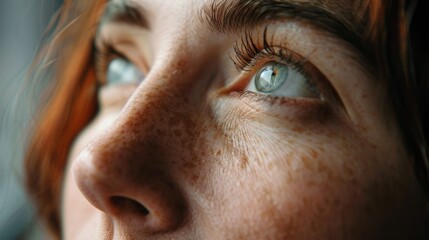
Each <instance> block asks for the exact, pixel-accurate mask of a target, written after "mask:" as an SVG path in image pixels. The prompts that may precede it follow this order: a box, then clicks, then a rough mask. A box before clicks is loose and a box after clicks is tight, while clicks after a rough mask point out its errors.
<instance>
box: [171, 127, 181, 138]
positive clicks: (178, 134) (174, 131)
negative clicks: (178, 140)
mask: <svg viewBox="0 0 429 240" xmlns="http://www.w3.org/2000/svg"><path fill="white" fill-rule="evenodd" d="M173 134H174V135H175V136H176V137H181V136H182V131H180V130H179V129H175V130H173Z"/></svg>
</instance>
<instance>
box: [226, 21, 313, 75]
mask: <svg viewBox="0 0 429 240" xmlns="http://www.w3.org/2000/svg"><path fill="white" fill-rule="evenodd" d="M267 29H268V27H266V28H265V29H264V31H263V33H262V37H261V38H262V42H260V41H257V40H256V41H255V39H254V37H252V34H251V33H250V32H249V31H245V33H244V35H243V36H242V37H241V38H240V40H239V41H238V42H236V43H235V44H234V46H233V50H234V55H231V54H230V58H231V60H232V61H233V63H234V65H235V67H236V68H237V69H238V70H241V71H246V72H248V71H251V70H252V69H253V68H254V67H255V65H256V64H257V63H258V61H259V60H260V59H263V58H268V59H276V61H278V62H280V63H284V64H286V65H288V66H290V67H293V68H294V69H295V70H297V71H299V72H300V73H302V74H304V75H307V74H305V72H303V67H304V65H305V64H306V62H307V60H306V59H305V58H299V57H297V56H296V54H295V53H293V52H292V51H291V50H289V49H288V48H285V47H277V45H275V44H274V43H273V38H271V39H269V38H268V33H267V32H268V30H267ZM261 38H258V39H261Z"/></svg>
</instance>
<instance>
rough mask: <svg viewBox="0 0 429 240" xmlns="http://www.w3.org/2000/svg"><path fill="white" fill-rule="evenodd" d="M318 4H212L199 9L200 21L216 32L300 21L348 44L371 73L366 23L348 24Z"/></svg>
mask: <svg viewBox="0 0 429 240" xmlns="http://www.w3.org/2000/svg"><path fill="white" fill-rule="evenodd" d="M321 2H327V1H293V0H235V1H225V0H214V1H213V2H211V3H209V4H206V5H205V6H204V7H203V11H202V14H201V16H200V18H201V19H202V21H203V22H205V23H206V24H208V25H209V26H210V27H211V28H212V30H215V31H218V32H236V31H239V30H240V29H252V28H254V27H256V26H258V25H260V24H263V23H266V22H270V21H274V20H281V19H299V20H303V21H305V22H307V23H309V24H311V25H312V26H315V27H317V28H320V29H323V30H325V31H327V32H329V33H331V34H333V35H334V36H336V37H338V38H340V39H342V40H343V41H345V42H347V43H349V44H351V45H352V46H353V47H354V48H356V49H357V51H358V53H359V56H357V59H356V60H357V62H358V63H359V64H361V65H362V66H363V67H364V68H366V69H368V70H373V69H372V68H373V67H372V66H374V62H375V57H374V53H373V51H372V49H371V48H370V47H369V46H370V45H369V43H368V42H367V41H366V39H365V35H364V34H365V30H366V29H368V26H366V21H360V22H356V23H352V22H351V21H349V20H347V16H342V15H343V13H340V10H341V9H339V8H338V7H331V8H329V6H328V5H327V4H323V3H321ZM328 8H329V9H328ZM335 10H338V11H336V12H335ZM363 16H365V14H363ZM363 19H364V20H365V17H363Z"/></svg>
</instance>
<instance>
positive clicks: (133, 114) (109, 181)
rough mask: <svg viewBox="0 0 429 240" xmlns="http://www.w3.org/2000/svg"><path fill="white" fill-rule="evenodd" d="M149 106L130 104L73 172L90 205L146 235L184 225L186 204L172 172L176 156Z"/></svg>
mask: <svg viewBox="0 0 429 240" xmlns="http://www.w3.org/2000/svg"><path fill="white" fill-rule="evenodd" d="M154 98H155V97H152V98H150V99H151V101H152V103H153V101H154ZM136 99H141V96H140V97H136ZM143 99H147V98H146V97H143ZM155 101H156V100H155ZM136 105H137V106H138V107H136ZM147 106H151V104H150V103H147V102H146V100H143V101H141V100H130V102H129V104H128V107H127V109H128V110H125V111H123V112H124V113H123V114H121V116H120V117H119V119H118V120H117V122H116V123H115V124H114V125H113V126H112V127H111V128H110V131H109V132H107V133H106V134H104V135H103V136H101V137H100V138H98V140H96V141H95V142H93V143H92V144H90V145H89V146H87V148H86V149H85V150H84V151H83V152H82V153H81V154H80V155H79V157H78V159H76V161H75V162H74V163H73V169H72V171H73V174H74V176H75V179H76V183H77V186H78V187H79V188H80V190H81V192H82V193H83V195H84V196H85V197H86V198H87V200H88V201H89V202H90V203H91V204H92V205H94V206H95V207H96V208H98V209H99V210H101V211H103V212H104V213H106V215H107V216H109V217H110V218H111V219H113V220H114V221H115V220H117V222H118V223H119V224H120V223H123V222H126V223H127V225H128V227H129V226H133V227H134V228H136V227H137V228H140V229H141V230H142V231H144V232H151V233H159V232H170V231H172V230H174V229H175V228H177V227H179V226H180V223H181V222H182V220H183V219H184V215H185V202H184V198H183V197H182V195H181V193H180V190H179V186H178V185H176V183H177V181H175V179H173V175H174V174H172V171H170V170H171V169H172V167H171V166H170V165H171V162H172V161H171V158H172V155H171V153H170V152H169V151H168V150H167V147H166V145H165V144H166V143H165V142H163V139H162V137H160V136H159V134H157V132H158V133H159V131H157V130H159V128H160V124H159V123H158V122H157V121H158V120H159V119H158V118H159V117H158V116H159V114H160V112H159V111H152V110H150V109H149V108H148V107H147ZM157 107H159V108H161V109H162V107H161V106H159V105H158V106H157ZM134 230H135V229H134Z"/></svg>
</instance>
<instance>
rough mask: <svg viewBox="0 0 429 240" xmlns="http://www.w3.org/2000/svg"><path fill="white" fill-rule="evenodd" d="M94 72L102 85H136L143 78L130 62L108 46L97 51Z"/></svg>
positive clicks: (141, 73) (140, 72)
mask: <svg viewBox="0 0 429 240" xmlns="http://www.w3.org/2000/svg"><path fill="white" fill-rule="evenodd" d="M96 72H97V78H98V81H99V82H100V83H101V84H102V85H120V84H134V85H136V84H139V83H140V82H142V81H143V80H144V78H145V75H144V74H143V72H142V71H141V70H140V69H139V68H138V67H137V66H136V65H135V64H134V63H133V62H132V61H131V60H129V59H128V58H127V57H125V56H124V55H123V54H121V53H119V52H117V51H116V50H114V49H113V48H112V47H110V46H107V47H106V48H103V49H100V50H97V52H96Z"/></svg>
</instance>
